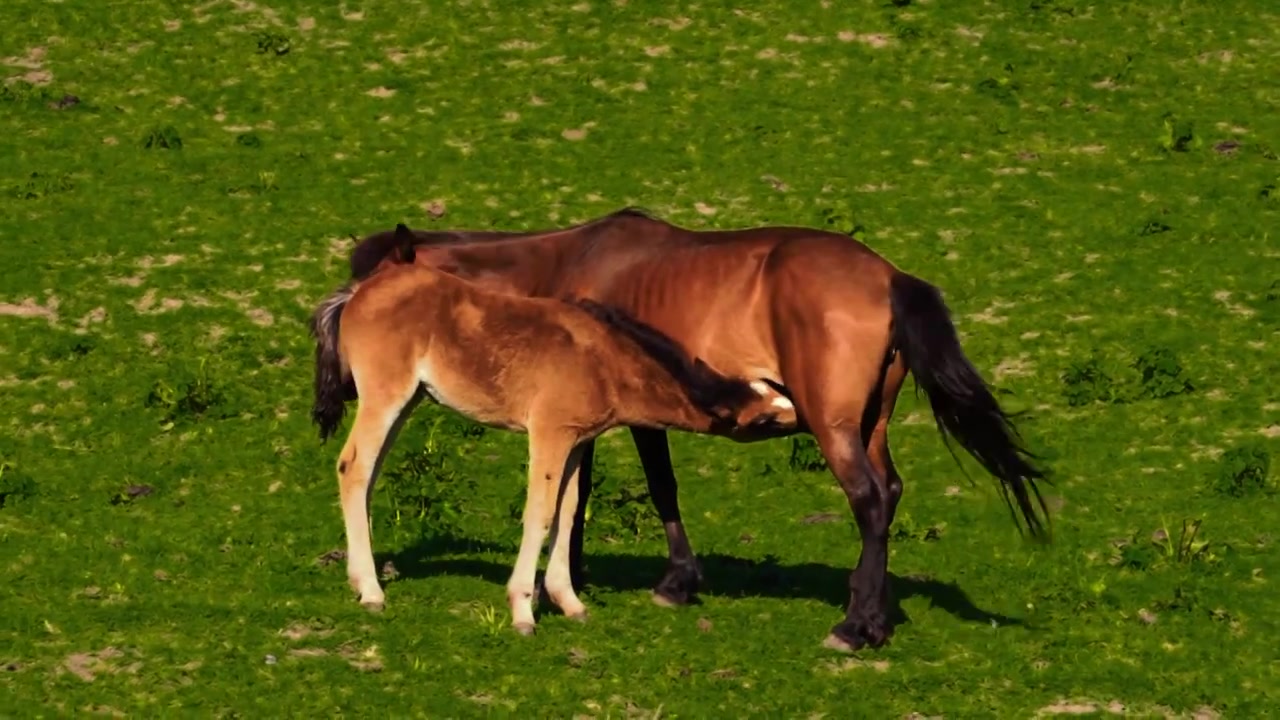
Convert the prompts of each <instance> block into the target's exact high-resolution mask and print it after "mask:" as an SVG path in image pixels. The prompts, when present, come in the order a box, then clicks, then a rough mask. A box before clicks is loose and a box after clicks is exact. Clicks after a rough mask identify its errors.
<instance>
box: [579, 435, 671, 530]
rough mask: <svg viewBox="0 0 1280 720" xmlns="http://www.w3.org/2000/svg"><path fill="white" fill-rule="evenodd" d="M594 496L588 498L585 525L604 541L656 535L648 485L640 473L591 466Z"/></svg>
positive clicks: (654, 516)
mask: <svg viewBox="0 0 1280 720" xmlns="http://www.w3.org/2000/svg"><path fill="white" fill-rule="evenodd" d="M592 484H593V485H594V489H593V490H592V492H591V499H590V500H588V501H587V509H586V513H585V517H586V526H585V527H586V528H589V529H590V532H591V535H592V537H595V538H598V539H600V540H602V541H604V542H614V543H616V542H638V541H641V540H647V539H652V538H655V537H657V533H658V523H656V522H654V520H656V519H657V518H656V512H655V511H654V509H653V500H652V498H650V496H649V486H648V483H647V482H646V481H645V479H644V477H643V476H642V475H641V474H639V473H622V472H619V471H617V470H615V469H612V468H607V467H605V466H602V465H601V464H600V463H599V462H598V456H597V461H595V462H593V466H592Z"/></svg>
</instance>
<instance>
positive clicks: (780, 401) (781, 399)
mask: <svg viewBox="0 0 1280 720" xmlns="http://www.w3.org/2000/svg"><path fill="white" fill-rule="evenodd" d="M770 404H771V405H773V406H774V407H776V408H780V409H782V410H795V409H796V406H795V405H794V404H793V403H792V402H791V401H790V400H788V399H787V398H786V397H785V396H782V395H779V396H778V397H776V398H774V399H773V402H772V403H770Z"/></svg>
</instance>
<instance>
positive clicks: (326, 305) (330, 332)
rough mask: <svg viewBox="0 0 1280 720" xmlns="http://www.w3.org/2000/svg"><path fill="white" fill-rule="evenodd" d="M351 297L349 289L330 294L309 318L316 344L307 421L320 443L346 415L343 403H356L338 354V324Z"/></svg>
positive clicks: (353, 386)
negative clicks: (317, 432)
mask: <svg viewBox="0 0 1280 720" xmlns="http://www.w3.org/2000/svg"><path fill="white" fill-rule="evenodd" d="M354 293H355V288H354V287H353V286H352V285H346V286H343V287H341V288H339V289H337V290H335V291H333V292H332V293H330V294H329V296H328V297H326V298H325V299H324V300H322V301H320V304H319V305H318V306H317V307H316V311H315V312H314V313H312V315H311V337H313V338H315V340H316V380H315V393H316V397H315V404H314V405H312V407H311V420H312V422H314V423H315V424H316V425H318V426H320V440H321V441H325V440H328V439H329V436H331V435H333V433H334V432H336V431H337V429H338V426H339V425H340V424H341V423H342V416H343V415H345V414H346V412H347V406H346V403H347V401H348V400H354V399H356V385H355V381H354V380H352V378H351V373H350V370H349V369H348V368H347V367H346V364H345V363H344V362H343V360H342V356H341V355H340V354H339V353H338V320H339V318H341V317H342V309H343V308H344V307H346V306H347V302H348V301H350V300H351V296H352V294H354Z"/></svg>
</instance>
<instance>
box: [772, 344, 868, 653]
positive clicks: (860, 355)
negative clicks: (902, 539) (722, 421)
mask: <svg viewBox="0 0 1280 720" xmlns="http://www.w3.org/2000/svg"><path fill="white" fill-rule="evenodd" d="M885 325H886V326H887V323H885ZM840 326H844V327H840ZM837 330H838V331H837ZM782 339H783V340H784V342H785V345H784V347H786V348H787V354H786V355H784V361H783V368H782V370H783V373H782V374H783V382H784V383H785V384H786V386H787V387H788V388H790V389H791V390H792V392H793V396H794V399H795V401H796V407H797V409H798V410H799V411H800V413H801V416H802V417H804V418H805V419H806V422H807V424H808V425H809V427H810V430H811V432H812V433H813V435H814V438H815V439H816V440H817V441H818V447H819V448H820V449H821V450H822V454H823V457H824V458H825V459H826V461H827V465H828V466H829V467H830V469H831V472H832V473H833V474H834V475H835V476H836V480H837V481H838V482H839V483H840V488H841V489H842V490H844V493H845V497H846V498H847V499H848V501H849V507H850V509H852V510H853V516H854V519H855V521H856V522H857V524H858V532H859V534H860V535H861V538H862V551H861V554H860V556H859V558H858V564H857V566H856V567H855V568H854V570H853V572H852V573H850V575H849V604H848V607H847V608H846V610H845V618H844V620H843V621H842V622H841V623H839V624H838V625H836V626H835V627H833V628H832V630H831V635H830V636H829V637H828V638H827V642H826V645H827V646H828V647H833V648H836V649H842V650H852V649H856V648H859V647H863V646H871V647H879V646H880V645H883V644H884V643H885V642H886V641H887V640H888V638H889V635H890V630H889V621H888V608H887V606H886V604H885V601H886V599H887V597H888V590H887V587H886V586H887V583H888V562H889V522H890V519H891V517H892V507H893V505H894V500H893V497H894V494H893V493H892V492H891V490H890V488H889V481H888V478H887V476H886V473H884V472H882V471H881V470H880V469H878V468H877V467H876V466H875V464H874V463H873V462H872V461H871V458H870V456H869V453H868V450H867V447H868V445H869V444H870V441H871V440H872V436H873V434H874V429H875V427H876V425H877V418H878V417H879V412H878V411H879V408H878V407H877V401H878V398H877V395H878V394H879V393H878V392H877V391H878V389H879V387H880V386H881V378H882V375H883V366H882V363H883V359H884V352H885V351H887V348H888V342H889V339H888V334H887V328H886V329H885V330H879V329H878V328H877V327H876V326H875V325H873V324H870V323H868V322H859V323H852V322H849V323H840V324H839V325H837V326H835V327H834V328H833V323H823V324H822V325H821V326H819V325H817V324H809V325H806V326H800V327H794V328H788V329H787V330H786V331H785V332H784V337H783V338H782Z"/></svg>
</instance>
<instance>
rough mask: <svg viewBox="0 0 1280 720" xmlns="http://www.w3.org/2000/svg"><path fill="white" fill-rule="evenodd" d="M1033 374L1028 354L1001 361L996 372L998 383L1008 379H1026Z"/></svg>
mask: <svg viewBox="0 0 1280 720" xmlns="http://www.w3.org/2000/svg"><path fill="white" fill-rule="evenodd" d="M1031 374H1032V372H1031V362H1030V361H1029V360H1027V354H1026V353H1022V354H1021V355H1019V356H1018V357H1016V358H1005V359H1004V360H1001V361H1000V364H999V365H997V366H996V369H995V371H994V375H995V380H996V382H999V381H1000V380H1001V379H1003V378H1006V377H1026V376H1028V375H1031Z"/></svg>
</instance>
